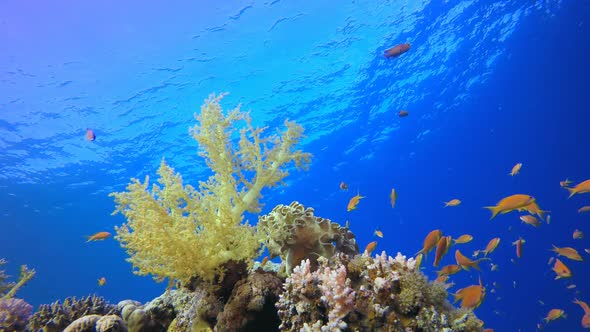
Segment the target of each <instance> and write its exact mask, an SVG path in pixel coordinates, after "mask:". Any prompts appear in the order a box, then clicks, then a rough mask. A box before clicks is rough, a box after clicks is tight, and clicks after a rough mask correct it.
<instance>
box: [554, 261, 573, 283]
mask: <svg viewBox="0 0 590 332" xmlns="http://www.w3.org/2000/svg"><path fill="white" fill-rule="evenodd" d="M553 271H554V272H555V274H556V275H557V276H556V277H555V280H557V279H562V278H569V277H571V276H572V271H571V270H570V269H569V267H567V266H566V265H565V264H563V262H562V261H560V260H559V258H556V259H555V264H553Z"/></svg>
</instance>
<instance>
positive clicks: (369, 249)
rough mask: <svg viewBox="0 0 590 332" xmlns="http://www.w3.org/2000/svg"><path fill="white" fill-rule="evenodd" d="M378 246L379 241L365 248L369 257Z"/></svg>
mask: <svg viewBox="0 0 590 332" xmlns="http://www.w3.org/2000/svg"><path fill="white" fill-rule="evenodd" d="M376 246H377V241H373V242H371V243H369V244H367V246H366V247H365V251H364V252H366V253H367V255H371V253H372V252H373V250H375V247H376Z"/></svg>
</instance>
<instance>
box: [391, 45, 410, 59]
mask: <svg viewBox="0 0 590 332" xmlns="http://www.w3.org/2000/svg"><path fill="white" fill-rule="evenodd" d="M410 47H411V45H410V44H408V43H405V44H398V45H395V46H394V47H392V48H390V49H387V50H385V57H386V58H397V57H398V56H400V55H402V54H404V53H406V52H407V51H408V50H409V49H410Z"/></svg>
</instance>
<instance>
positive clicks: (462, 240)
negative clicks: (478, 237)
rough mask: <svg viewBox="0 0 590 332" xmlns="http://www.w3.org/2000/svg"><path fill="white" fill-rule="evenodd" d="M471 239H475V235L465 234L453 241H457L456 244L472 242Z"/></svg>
mask: <svg viewBox="0 0 590 332" xmlns="http://www.w3.org/2000/svg"><path fill="white" fill-rule="evenodd" d="M471 240H473V236H471V235H469V234H463V235H461V236H459V237H458V238H457V239H455V240H453V241H455V244H465V243H469V242H471Z"/></svg>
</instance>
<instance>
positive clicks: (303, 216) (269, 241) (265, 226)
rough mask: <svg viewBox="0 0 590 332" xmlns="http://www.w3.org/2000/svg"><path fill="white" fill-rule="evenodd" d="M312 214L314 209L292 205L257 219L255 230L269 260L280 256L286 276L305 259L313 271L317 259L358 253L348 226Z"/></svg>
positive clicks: (278, 208)
mask: <svg viewBox="0 0 590 332" xmlns="http://www.w3.org/2000/svg"><path fill="white" fill-rule="evenodd" d="M313 212H314V210H313V208H310V207H307V208H306V207H304V206H303V205H302V204H300V203H299V202H292V203H291V204H289V205H282V204H280V205H277V206H276V207H275V208H274V209H272V211H271V212H270V213H268V214H267V215H264V216H260V217H259V221H258V225H257V229H258V232H259V233H261V234H262V235H261V238H262V239H263V243H264V245H265V246H266V247H267V248H268V252H269V253H270V255H271V258H274V257H276V256H280V257H281V260H282V261H283V262H284V263H285V272H286V273H287V274H290V273H291V271H292V270H293V268H294V267H295V266H297V265H299V263H300V262H301V261H302V260H304V259H309V261H310V262H311V264H312V268H315V267H316V266H317V259H318V257H325V258H330V257H332V256H334V254H335V253H337V252H342V253H345V254H347V255H355V254H358V246H357V244H356V241H355V238H354V234H352V232H350V230H349V229H348V227H341V226H340V225H339V224H337V223H334V222H332V221H330V220H329V219H325V218H322V217H317V216H314V214H313Z"/></svg>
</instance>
